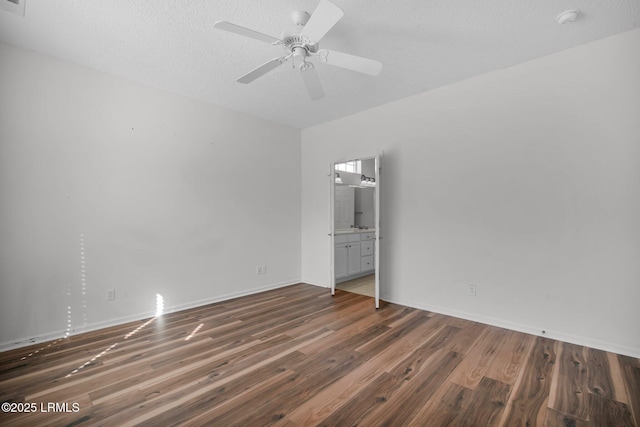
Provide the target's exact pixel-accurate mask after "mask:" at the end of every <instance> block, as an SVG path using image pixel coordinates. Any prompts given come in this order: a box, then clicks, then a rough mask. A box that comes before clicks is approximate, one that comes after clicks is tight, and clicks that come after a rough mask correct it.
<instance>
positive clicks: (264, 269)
mask: <svg viewBox="0 0 640 427" xmlns="http://www.w3.org/2000/svg"><path fill="white" fill-rule="evenodd" d="M262 274H267V266H266V265H263V266H262Z"/></svg>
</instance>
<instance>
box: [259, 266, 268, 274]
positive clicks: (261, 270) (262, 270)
mask: <svg viewBox="0 0 640 427" xmlns="http://www.w3.org/2000/svg"><path fill="white" fill-rule="evenodd" d="M256 274H258V275H260V274H267V266H266V265H259V266H258V267H256Z"/></svg>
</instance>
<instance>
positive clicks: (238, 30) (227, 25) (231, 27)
mask: <svg viewBox="0 0 640 427" xmlns="http://www.w3.org/2000/svg"><path fill="white" fill-rule="evenodd" d="M213 26H214V27H216V28H218V29H220V30H225V31H229V32H231V33H235V34H240V35H241V36H245V37H249V38H252V39H255V40H260V41H263V42H266V43H282V41H281V40H280V39H279V38H276V37H272V36H269V35H267V34H263V33H260V32H258V31H254V30H250V29H248V28H245V27H241V26H240V25H236V24H232V23H231V22H227V21H218V22H216V23H215V24H213Z"/></svg>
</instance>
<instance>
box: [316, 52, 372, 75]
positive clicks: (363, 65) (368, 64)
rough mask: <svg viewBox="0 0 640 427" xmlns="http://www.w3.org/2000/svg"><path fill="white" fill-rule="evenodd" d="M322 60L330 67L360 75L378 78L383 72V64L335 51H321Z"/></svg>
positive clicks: (319, 54)
mask: <svg viewBox="0 0 640 427" xmlns="http://www.w3.org/2000/svg"><path fill="white" fill-rule="evenodd" d="M318 56H319V57H320V60H321V61H323V62H326V63H327V64H329V65H335V66H336V67H342V68H346V69H348V70H352V71H357V72H359V73H364V74H369V75H370V76H377V75H378V74H380V71H382V63H381V62H379V61H376V60H373V59H368V58H363V57H361V56H356V55H350V54H348V53H343V52H336V51H335V50H321V51H319V52H318Z"/></svg>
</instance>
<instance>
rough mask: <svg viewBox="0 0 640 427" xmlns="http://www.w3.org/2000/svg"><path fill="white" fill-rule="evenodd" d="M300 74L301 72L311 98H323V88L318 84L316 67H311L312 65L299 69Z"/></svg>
mask: <svg viewBox="0 0 640 427" xmlns="http://www.w3.org/2000/svg"><path fill="white" fill-rule="evenodd" d="M307 64H309V63H307ZM300 74H302V80H303V81H304V85H305V86H306V87H307V91H308V92H309V96H310V97H311V99H312V100H314V101H315V100H317V99H320V98H324V90H323V89H322V84H320V79H319V78H318V73H317V72H316V69H315V68H313V66H310V67H306V68H303V69H301V70H300Z"/></svg>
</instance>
